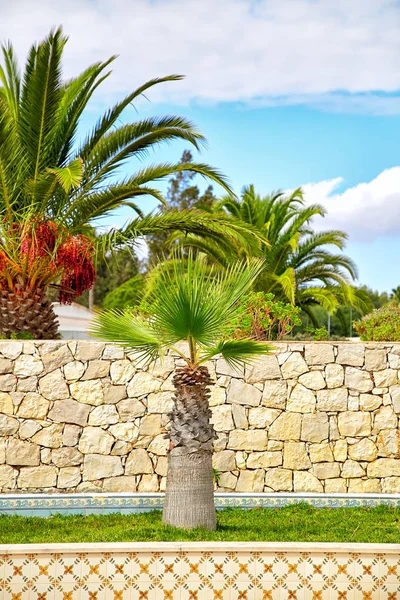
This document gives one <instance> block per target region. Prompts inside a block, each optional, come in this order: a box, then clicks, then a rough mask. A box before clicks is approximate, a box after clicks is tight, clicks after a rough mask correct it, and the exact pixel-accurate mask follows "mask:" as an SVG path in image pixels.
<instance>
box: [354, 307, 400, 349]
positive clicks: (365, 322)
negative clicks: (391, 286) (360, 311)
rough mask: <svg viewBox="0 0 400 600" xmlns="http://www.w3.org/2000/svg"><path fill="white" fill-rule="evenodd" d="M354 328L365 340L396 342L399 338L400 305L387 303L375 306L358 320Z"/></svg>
mask: <svg viewBox="0 0 400 600" xmlns="http://www.w3.org/2000/svg"><path fill="white" fill-rule="evenodd" d="M353 325H354V329H355V330H356V332H357V333H358V335H359V336H360V338H361V339H362V340H363V341H365V342H370V341H374V342H398V341H399V340H400V305H399V304H387V305H386V306H382V308H377V309H376V310H374V311H372V313H370V314H369V315H365V317H363V318H362V319H361V320H360V321H356V322H355V323H353Z"/></svg>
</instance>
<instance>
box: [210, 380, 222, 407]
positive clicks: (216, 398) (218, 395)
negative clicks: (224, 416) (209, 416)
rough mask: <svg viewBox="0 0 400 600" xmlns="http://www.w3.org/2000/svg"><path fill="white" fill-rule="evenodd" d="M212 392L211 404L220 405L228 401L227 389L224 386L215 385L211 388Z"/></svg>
mask: <svg viewBox="0 0 400 600" xmlns="http://www.w3.org/2000/svg"><path fill="white" fill-rule="evenodd" d="M210 394H211V395H210V399H209V401H208V402H209V405H210V406H219V405H220V404H224V403H225V402H226V389H225V388H224V387H219V386H217V385H213V386H212V387H211V389H210Z"/></svg>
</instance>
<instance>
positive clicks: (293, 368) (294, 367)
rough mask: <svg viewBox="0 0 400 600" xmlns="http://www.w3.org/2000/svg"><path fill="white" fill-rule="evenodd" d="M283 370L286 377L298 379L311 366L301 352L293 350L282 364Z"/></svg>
mask: <svg viewBox="0 0 400 600" xmlns="http://www.w3.org/2000/svg"><path fill="white" fill-rule="evenodd" d="M281 371H282V377H283V378H284V379H297V378H298V377H299V376H300V375H302V374H303V373H307V371H309V368H308V366H307V363H306V361H305V360H304V358H303V357H302V355H301V354H300V352H292V353H291V354H290V355H289V357H288V358H287V359H286V361H285V362H284V363H283V365H281Z"/></svg>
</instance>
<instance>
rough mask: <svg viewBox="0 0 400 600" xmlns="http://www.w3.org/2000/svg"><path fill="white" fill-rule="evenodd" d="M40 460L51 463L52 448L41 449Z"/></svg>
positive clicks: (46, 463) (47, 463) (45, 463)
mask: <svg viewBox="0 0 400 600" xmlns="http://www.w3.org/2000/svg"><path fill="white" fill-rule="evenodd" d="M40 462H41V463H42V464H44V465H49V464H50V463H51V450H50V448H42V449H41V450H40Z"/></svg>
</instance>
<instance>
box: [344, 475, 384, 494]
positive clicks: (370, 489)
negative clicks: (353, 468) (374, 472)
mask: <svg viewBox="0 0 400 600" xmlns="http://www.w3.org/2000/svg"><path fill="white" fill-rule="evenodd" d="M381 491H382V490H381V485H380V481H379V479H349V489H348V492H349V494H380V493H381Z"/></svg>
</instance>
